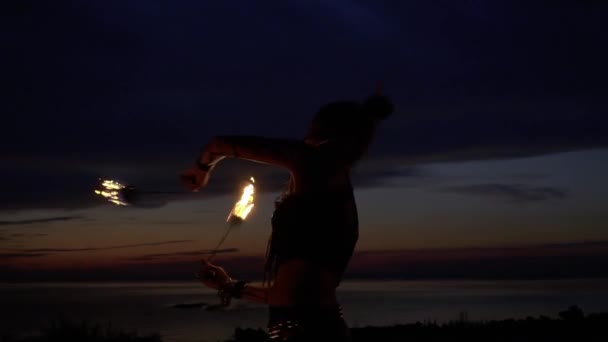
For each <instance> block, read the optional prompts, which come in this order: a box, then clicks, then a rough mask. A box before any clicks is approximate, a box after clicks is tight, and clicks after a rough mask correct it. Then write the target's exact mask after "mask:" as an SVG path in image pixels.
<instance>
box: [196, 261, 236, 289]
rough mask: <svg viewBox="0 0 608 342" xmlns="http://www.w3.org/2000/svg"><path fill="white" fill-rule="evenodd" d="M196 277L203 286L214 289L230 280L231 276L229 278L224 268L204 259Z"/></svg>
mask: <svg viewBox="0 0 608 342" xmlns="http://www.w3.org/2000/svg"><path fill="white" fill-rule="evenodd" d="M198 278H199V279H200V280H201V282H202V283H203V284H205V286H207V287H210V288H212V289H216V290H217V289H219V288H221V287H222V286H224V285H226V284H228V283H230V282H232V278H230V276H229V275H228V273H226V271H225V270H224V268H222V267H219V266H216V265H213V264H212V263H209V262H207V261H205V260H203V261H202V268H201V270H200V272H199V273H198Z"/></svg>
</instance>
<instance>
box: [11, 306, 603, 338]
mask: <svg viewBox="0 0 608 342" xmlns="http://www.w3.org/2000/svg"><path fill="white" fill-rule="evenodd" d="M558 315H559V318H550V317H547V316H540V317H528V318H525V319H506V320H501V321H469V320H468V315H467V314H466V313H463V314H461V315H460V317H459V319H458V320H454V321H450V322H447V323H443V324H437V323H436V322H428V321H427V322H417V323H412V324H403V325H395V326H390V327H361V328H353V329H352V336H353V342H386V341H389V342H390V341H424V342H434V341H441V342H445V341H454V340H455V341H467V342H477V341H479V342H482V341H483V342H489V341H498V342H507V341H509V342H512V341H517V342H519V341H530V342H532V341H533V342H539V341H547V342H561V341H564V342H566V341H567V342H574V341H577V342H578V341H581V342H586V341H592V342H595V341H597V342H600V341H601V342H604V341H608V329H606V327H608V312H604V313H594V314H589V315H585V314H584V312H583V311H582V310H581V309H580V308H579V307H577V306H572V307H570V308H568V309H567V310H564V311H562V312H559V314H558ZM321 340H323V337H322V336H319V341H321ZM0 341H2V342H76V341H78V342H161V341H162V339H161V337H160V335H158V334H151V335H146V336H139V335H138V334H137V333H135V332H125V331H121V330H117V329H113V328H112V327H105V328H104V327H101V326H99V325H93V324H91V323H89V322H86V321H85V322H79V323H77V322H74V321H69V320H64V319H59V320H54V321H52V322H51V323H50V324H49V325H48V326H46V327H44V328H42V329H41V331H40V333H39V334H36V335H32V336H27V337H23V336H22V337H15V336H7V335H4V336H0ZM258 341H259V342H262V341H263V342H266V341H267V340H266V332H265V330H264V329H240V328H237V329H236V330H235V332H234V336H233V338H232V339H229V340H227V341H226V342H258Z"/></svg>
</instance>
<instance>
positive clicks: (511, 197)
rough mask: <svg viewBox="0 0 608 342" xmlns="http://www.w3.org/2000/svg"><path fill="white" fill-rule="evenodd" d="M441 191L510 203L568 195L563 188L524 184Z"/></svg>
mask: <svg viewBox="0 0 608 342" xmlns="http://www.w3.org/2000/svg"><path fill="white" fill-rule="evenodd" d="M442 191H444V192H449V193H456V194H464V195H473V196H482V197H494V198H497V199H500V200H506V201H508V202H511V203H529V202H540V201H548V200H554V199H563V198H566V197H567V196H568V192H567V191H566V190H563V189H559V188H554V187H536V186H530V185H526V184H498V183H490V184H472V185H464V186H451V187H445V188H443V189H442Z"/></svg>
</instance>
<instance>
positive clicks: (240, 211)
mask: <svg viewBox="0 0 608 342" xmlns="http://www.w3.org/2000/svg"><path fill="white" fill-rule="evenodd" d="M254 183H255V180H254V179H253V177H251V179H250V180H249V184H248V185H247V186H246V187H244V188H243V193H242V194H241V199H239V201H238V202H236V204H235V205H234V208H233V209H232V211H231V212H230V215H228V221H230V219H231V217H233V216H234V217H237V218H239V219H241V220H245V219H246V218H247V215H249V213H250V212H251V210H252V209H253V199H254V197H253V195H254V194H255V186H254Z"/></svg>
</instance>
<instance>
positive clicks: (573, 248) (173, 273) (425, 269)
mask: <svg viewBox="0 0 608 342" xmlns="http://www.w3.org/2000/svg"><path fill="white" fill-rule="evenodd" d="M227 250H228V251H229V250H230V249H227ZM228 251H227V254H226V255H221V256H218V258H217V263H218V264H220V265H222V267H224V268H226V269H228V270H230V273H231V275H232V276H234V277H237V278H241V279H254V280H255V279H261V278H262V276H263V269H264V257H263V256H231V255H230V252H228ZM193 253H195V254H194V255H192V256H193V257H194V256H196V255H200V254H196V253H199V252H198V251H193ZM187 256H189V255H187ZM220 258H221V259H220ZM1 259H2V254H0V260H1ZM198 260H200V258H196V260H194V258H193V260H191V261H184V260H179V259H177V260H175V259H171V258H170V257H169V255H167V256H165V257H159V258H158V259H153V260H148V259H140V260H137V258H136V259H135V260H133V261H134V262H133V263H131V264H115V265H112V266H91V267H88V268H83V269H79V270H78V272H75V271H74V270H73V269H45V270H39V271H37V272H26V271H23V270H21V269H19V268H16V267H6V266H0V280H4V279H7V280H11V281H25V280H40V281H49V280H153V279H155V280H192V274H193V272H196V271H197V270H198V267H200V264H199V261H198ZM139 261H143V262H139ZM607 270H608V242H607V241H592V242H584V241H583V242H573V243H561V244H546V245H521V246H496V247H464V248H433V249H406V250H390V251H386V250H385V251H357V252H355V254H354V255H353V258H352V260H351V262H350V264H349V267H348V269H347V271H346V273H345V278H350V279H361V278H398V279H430V278H440V279H445V278H457V279H544V278H562V279H566V278H584V277H606V276H608V272H607Z"/></svg>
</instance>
